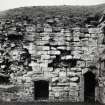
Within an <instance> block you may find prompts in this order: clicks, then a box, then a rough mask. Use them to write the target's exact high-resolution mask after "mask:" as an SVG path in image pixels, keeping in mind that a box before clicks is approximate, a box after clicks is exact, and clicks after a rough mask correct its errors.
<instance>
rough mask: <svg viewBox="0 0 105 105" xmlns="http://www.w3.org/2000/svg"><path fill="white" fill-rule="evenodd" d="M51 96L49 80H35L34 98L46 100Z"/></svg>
mask: <svg viewBox="0 0 105 105" xmlns="http://www.w3.org/2000/svg"><path fill="white" fill-rule="evenodd" d="M48 97H49V82H48V81H45V80H39V81H35V82H34V99H35V100H46V99H48Z"/></svg>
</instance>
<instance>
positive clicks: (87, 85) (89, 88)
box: [84, 71, 96, 102]
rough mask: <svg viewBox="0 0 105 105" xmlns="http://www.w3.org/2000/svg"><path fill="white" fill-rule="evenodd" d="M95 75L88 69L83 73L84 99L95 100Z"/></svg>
mask: <svg viewBox="0 0 105 105" xmlns="http://www.w3.org/2000/svg"><path fill="white" fill-rule="evenodd" d="M95 85H96V80H95V75H94V74H93V73H92V72H91V71H88V72H87V73H85V74H84V101H85V102H95Z"/></svg>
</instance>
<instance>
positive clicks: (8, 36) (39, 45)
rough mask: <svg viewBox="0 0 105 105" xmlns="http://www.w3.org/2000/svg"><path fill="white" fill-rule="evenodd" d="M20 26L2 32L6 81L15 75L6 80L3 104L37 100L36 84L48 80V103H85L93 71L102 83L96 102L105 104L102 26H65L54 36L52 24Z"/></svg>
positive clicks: (0, 91)
mask: <svg viewBox="0 0 105 105" xmlns="http://www.w3.org/2000/svg"><path fill="white" fill-rule="evenodd" d="M14 24H15V23H11V27H8V26H10V25H5V28H4V29H3V27H2V26H1V29H0V42H1V43H0V54H1V56H0V78H1V77H3V78H7V77H9V83H6V84H5V81H3V82H0V100H3V101H37V100H35V89H34V88H35V87H34V83H35V81H39V80H43V81H47V82H48V83H49V94H48V95H49V96H48V99H47V101H71V102H83V101H84V74H85V73H87V72H88V71H91V72H92V73H93V74H94V75H95V78H96V81H97V84H96V86H95V101H100V102H102V103H105V78H104V75H105V72H104V69H105V68H104V56H105V55H104V52H103V51H104V49H105V45H104V44H103V43H102V41H103V38H104V34H103V32H102V31H101V30H100V28H88V29H87V28H79V27H75V28H70V29H69V28H66V29H65V28H63V27H59V30H60V31H58V32H53V30H52V27H48V26H47V27H44V30H41V28H40V29H39V28H37V27H36V26H35V25H32V24H31V25H30V24H26V26H24V27H25V28H24V27H23V26H21V24H19V23H18V25H17V24H15V25H14ZM22 25H23V24H22ZM17 26H18V27H17ZM19 27H21V28H19ZM38 30H39V31H38ZM83 30H87V32H86V31H83ZM7 82H8V81H7Z"/></svg>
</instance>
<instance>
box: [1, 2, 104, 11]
mask: <svg viewBox="0 0 105 105" xmlns="http://www.w3.org/2000/svg"><path fill="white" fill-rule="evenodd" d="M102 3H105V0H0V11H3V10H7V9H12V8H17V7H24V6H41V5H96V4H102Z"/></svg>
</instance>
